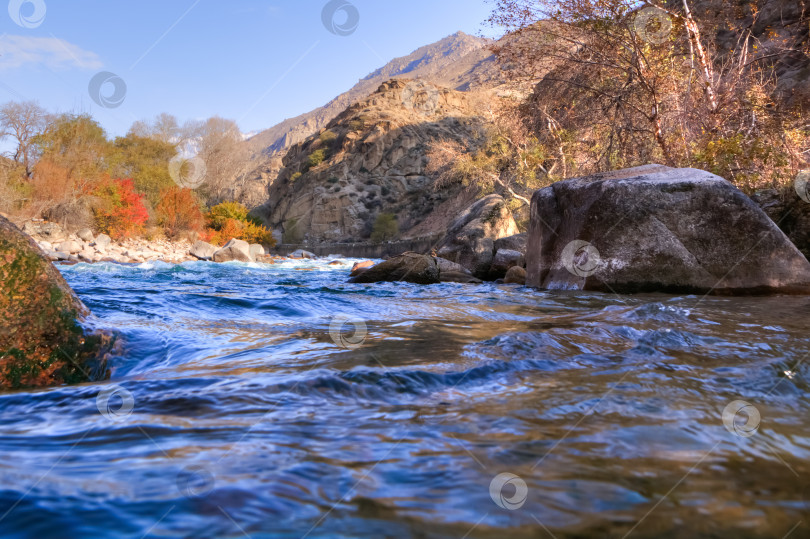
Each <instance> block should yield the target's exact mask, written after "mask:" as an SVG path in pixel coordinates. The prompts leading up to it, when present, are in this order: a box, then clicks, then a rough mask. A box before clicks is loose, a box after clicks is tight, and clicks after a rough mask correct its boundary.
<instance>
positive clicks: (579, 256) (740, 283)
mask: <svg viewBox="0 0 810 539" xmlns="http://www.w3.org/2000/svg"><path fill="white" fill-rule="evenodd" d="M527 272H528V275H527V285H529V286H534V287H538V288H546V289H573V290H594V291H603V292H616V293H635V292H672V293H713V294H764V293H810V263H808V261H807V260H806V259H805V258H804V257H803V256H802V254H801V253H800V252H799V250H798V249H797V248H796V247H795V246H794V245H793V244H792V243H791V242H790V240H788V238H787V237H786V236H785V235H784V233H783V232H782V231H781V230H779V228H778V227H777V226H776V225H775V224H774V222H773V221H771V220H770V219H769V218H768V216H767V215H765V213H764V212H763V211H762V210H761V209H760V208H759V207H758V206H757V205H756V204H755V203H754V202H753V201H752V200H751V199H749V198H748V197H747V196H745V195H744V194H743V193H741V192H740V191H739V190H737V189H736V188H735V187H734V186H733V185H731V184H730V183H729V182H727V181H726V180H724V179H722V178H719V177H717V176H715V175H713V174H710V173H708V172H704V171H701V170H695V169H671V168H668V167H662V166H657V165H651V166H646V167H639V168H635V169H629V170H624V171H618V172H614V173H609V174H602V175H595V176H589V177H585V178H577V179H572V180H567V181H563V182H559V183H556V184H554V185H552V186H551V187H548V188H546V189H542V190H540V191H537V192H536V193H535V194H534V197H533V198H532V208H531V226H530V232H529V240H528V251H527Z"/></svg>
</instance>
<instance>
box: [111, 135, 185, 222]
mask: <svg viewBox="0 0 810 539" xmlns="http://www.w3.org/2000/svg"><path fill="white" fill-rule="evenodd" d="M176 154H177V149H176V147H175V144H173V143H171V142H167V141H164V140H163V139H161V138H153V137H142V136H139V135H136V134H134V133H132V132H130V133H129V134H127V136H125V137H118V138H116V139H115V141H114V142H113V144H112V145H111V147H110V154H109V156H108V157H107V164H108V171H109V173H110V175H111V176H113V177H116V178H131V179H132V180H133V182H134V184H135V188H136V189H137V190H138V192H140V193H142V194H144V195H146V198H147V200H148V201H149V202H150V204H151V205H152V207H156V206H157V204H158V203H159V202H160V200H161V193H162V192H163V191H165V190H166V189H168V188H169V187H171V186H173V185H174V182H173V181H172V177H171V175H170V173H169V161H171V159H172V158H173V157H174V156H175V155H176Z"/></svg>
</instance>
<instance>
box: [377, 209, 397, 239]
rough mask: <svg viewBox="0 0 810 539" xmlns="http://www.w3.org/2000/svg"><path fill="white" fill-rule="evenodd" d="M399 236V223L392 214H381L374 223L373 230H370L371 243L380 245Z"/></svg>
mask: <svg viewBox="0 0 810 539" xmlns="http://www.w3.org/2000/svg"><path fill="white" fill-rule="evenodd" d="M398 235H399V223H397V217H396V215H394V214H393V213H381V214H380V215H378V216H377V220H376V221H374V228H372V230H371V241H373V242H374V243H381V242H384V241H389V240H392V239H394V238H395V237H397V236H398Z"/></svg>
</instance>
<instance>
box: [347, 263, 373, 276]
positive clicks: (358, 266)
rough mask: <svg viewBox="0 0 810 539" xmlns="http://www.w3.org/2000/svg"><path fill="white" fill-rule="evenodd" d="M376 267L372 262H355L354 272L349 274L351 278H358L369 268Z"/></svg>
mask: <svg viewBox="0 0 810 539" xmlns="http://www.w3.org/2000/svg"><path fill="white" fill-rule="evenodd" d="M373 266H374V262H372V261H371V260H364V261H362V262H355V264H354V266H352V272H351V273H350V274H349V276H350V277H357V276H358V275H360V274H361V273H363V272H364V271H366V270H367V269H368V268H371V267H373Z"/></svg>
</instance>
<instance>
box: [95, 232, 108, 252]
mask: <svg viewBox="0 0 810 539" xmlns="http://www.w3.org/2000/svg"><path fill="white" fill-rule="evenodd" d="M111 243H112V239H110V237H109V236H108V235H107V234H99V235H98V236H96V241H95V242H94V243H93V245H94V246H95V247H96V249H98V250H100V251H104V250H106V249H107V247H109V246H110V244H111Z"/></svg>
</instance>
